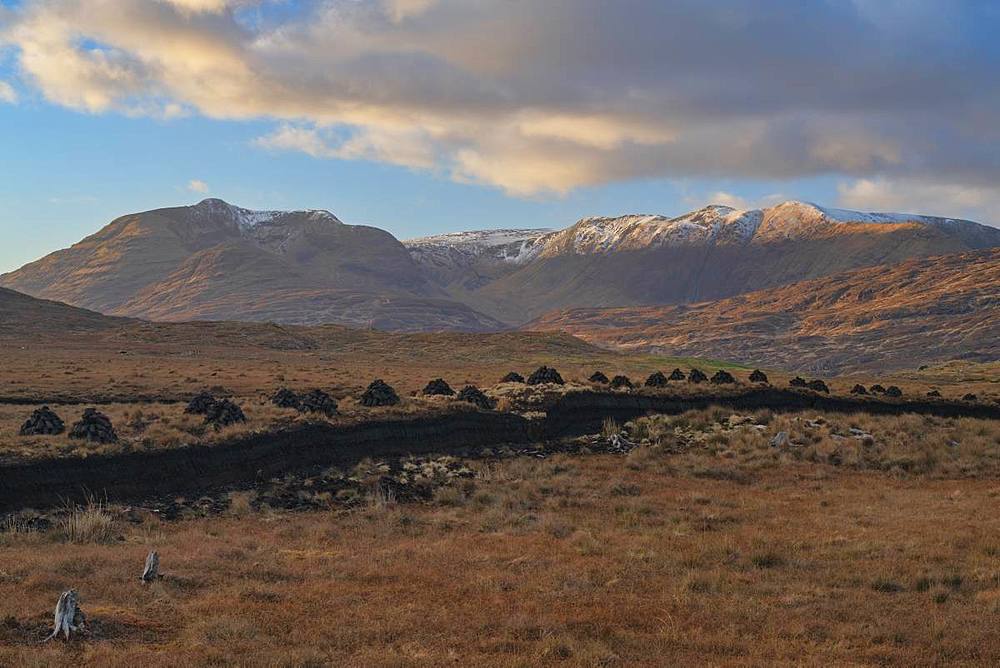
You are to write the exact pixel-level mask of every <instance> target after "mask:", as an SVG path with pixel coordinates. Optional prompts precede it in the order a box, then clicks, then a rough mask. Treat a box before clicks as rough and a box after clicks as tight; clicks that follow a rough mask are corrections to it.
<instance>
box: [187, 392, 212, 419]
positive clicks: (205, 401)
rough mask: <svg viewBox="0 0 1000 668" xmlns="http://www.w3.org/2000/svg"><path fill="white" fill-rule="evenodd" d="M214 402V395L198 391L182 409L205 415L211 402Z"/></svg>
mask: <svg viewBox="0 0 1000 668" xmlns="http://www.w3.org/2000/svg"><path fill="white" fill-rule="evenodd" d="M214 403H215V397H213V396H212V395H211V393H209V392H199V393H198V394H196V395H194V398H192V399H191V401H189V402H188V405H187V408H185V409H184V412H185V413H191V414H194V415H205V414H206V413H207V412H208V410H209V408H211V407H212V404H214Z"/></svg>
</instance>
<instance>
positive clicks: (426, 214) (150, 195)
mask: <svg viewBox="0 0 1000 668" xmlns="http://www.w3.org/2000/svg"><path fill="white" fill-rule="evenodd" d="M998 31H1000V3H996V2H992V1H971V0H969V1H962V0H942V1H939V2H934V1H930V0H795V1H787V2H777V1H767V0H764V1H761V0H754V1H750V0H744V1H738V0H715V1H713V2H703V1H702V0H616V1H615V2H607V1H606V0H314V1H306V0H0V272H2V271H8V270H11V269H14V268H16V267H18V266H20V265H21V264H23V263H25V262H27V261H30V260H33V259H36V258H38V257H40V256H42V255H44V254H45V253H48V252H51V251H53V250H56V249H58V248H63V247H66V246H68V245H70V244H72V243H74V242H76V241H78V240H79V239H81V238H82V237H84V236H86V235H87V234H90V233H92V232H95V231H96V230H97V229H99V228H100V227H101V226H103V225H104V224H106V223H107V222H109V221H110V220H112V219H113V218H115V217H116V216H118V215H121V214H124V213H128V212H134V211H143V210H148V209H153V208H157V207H161V206H175V205H179V204H188V203H194V202H197V201H199V200H201V199H203V198H205V197H219V198H222V199H225V200H227V201H229V202H231V203H233V204H238V205H240V206H244V207H248V208H265V209H302V208H321V209H327V210H330V211H332V212H333V213H335V214H336V215H337V216H338V217H339V218H340V219H341V220H343V221H345V222H348V223H363V224H369V225H375V226H378V227H381V228H383V229H386V230H389V231H390V232H392V233H393V234H395V235H396V236H397V237H399V238H403V239H405V238H410V237H415V236H421V235H427V234H435V233H442V232H448V231H459V230H467V229H482V228H496V227H553V228H558V227H565V226H567V225H569V224H572V223H573V222H574V221H575V220H577V219H579V218H581V217H584V216H591V215H618V214H625V213H660V214H667V215H677V214H680V213H683V212H686V211H688V210H691V209H694V208H698V207H701V206H704V205H706V204H710V203H721V204H729V205H731V206H735V207H741V208H742V207H757V206H766V205H769V204H772V203H777V202H780V201H783V200H787V199H798V200H805V201H813V202H817V203H820V204H826V205H835V206H841V207H847V208H856V209H863V210H874V211H904V212H912V213H925V214H936V215H946V216H953V217H964V218H970V219H973V220H978V221H980V222H983V223H986V224H991V225H1000V84H998V81H1000V40H997V39H996V34H997V32H998Z"/></svg>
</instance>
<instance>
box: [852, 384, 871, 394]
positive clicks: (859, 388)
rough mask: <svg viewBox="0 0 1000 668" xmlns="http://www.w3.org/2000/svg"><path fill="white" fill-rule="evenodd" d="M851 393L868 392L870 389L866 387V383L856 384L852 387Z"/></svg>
mask: <svg viewBox="0 0 1000 668" xmlns="http://www.w3.org/2000/svg"><path fill="white" fill-rule="evenodd" d="M851 394H868V390H866V389H865V386H864V385H860V384H859V385H855V386H854V387H852V388H851Z"/></svg>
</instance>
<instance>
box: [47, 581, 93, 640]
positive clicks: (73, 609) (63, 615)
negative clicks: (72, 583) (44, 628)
mask: <svg viewBox="0 0 1000 668" xmlns="http://www.w3.org/2000/svg"><path fill="white" fill-rule="evenodd" d="M86 621H87V617H86V615H84V614H83V610H82V609H81V608H80V595H79V594H77V591H76V590H75V589H70V590H69V591H64V592H63V593H62V595H60V596H59V601H58V602H57V603H56V614H55V619H54V621H53V626H52V634H51V635H50V636H49V637H48V638H46V639H45V642H48V641H50V640H52V639H53V638H55V637H56V636H58V635H59V634H60V633H62V634H63V635H64V637H65V638H66V640H69V636H70V634H71V633H76V632H81V631H83V630H84V628H83V627H84V624H85V623H86Z"/></svg>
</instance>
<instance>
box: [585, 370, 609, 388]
mask: <svg viewBox="0 0 1000 668" xmlns="http://www.w3.org/2000/svg"><path fill="white" fill-rule="evenodd" d="M587 380H589V381H590V382H591V383H598V384H600V385H607V384H608V383H609V382H610V381H609V380H608V377H607V376H605V375H604V372H603V371H595V372H594V373H592V374H590V378H588V379H587Z"/></svg>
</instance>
